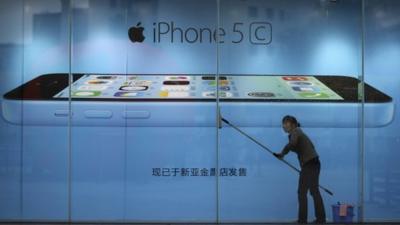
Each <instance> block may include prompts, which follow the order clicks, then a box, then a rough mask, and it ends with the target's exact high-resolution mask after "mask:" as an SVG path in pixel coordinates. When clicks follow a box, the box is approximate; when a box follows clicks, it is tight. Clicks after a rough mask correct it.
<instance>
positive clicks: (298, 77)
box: [282, 76, 308, 81]
mask: <svg viewBox="0 0 400 225" xmlns="http://www.w3.org/2000/svg"><path fill="white" fill-rule="evenodd" d="M282 79H283V80H286V81H307V80H308V79H307V77H302V76H286V77H282Z"/></svg>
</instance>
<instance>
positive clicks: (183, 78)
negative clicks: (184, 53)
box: [165, 76, 190, 80]
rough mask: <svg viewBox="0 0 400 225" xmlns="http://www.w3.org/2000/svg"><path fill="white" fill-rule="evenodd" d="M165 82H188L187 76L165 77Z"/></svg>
mask: <svg viewBox="0 0 400 225" xmlns="http://www.w3.org/2000/svg"><path fill="white" fill-rule="evenodd" d="M165 80H190V77H189V76H167V77H165Z"/></svg>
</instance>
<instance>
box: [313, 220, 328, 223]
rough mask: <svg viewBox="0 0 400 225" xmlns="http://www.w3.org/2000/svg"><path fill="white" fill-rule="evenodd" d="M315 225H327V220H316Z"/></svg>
mask: <svg viewBox="0 0 400 225" xmlns="http://www.w3.org/2000/svg"><path fill="white" fill-rule="evenodd" d="M313 223H314V224H325V223H326V220H314V221H313Z"/></svg>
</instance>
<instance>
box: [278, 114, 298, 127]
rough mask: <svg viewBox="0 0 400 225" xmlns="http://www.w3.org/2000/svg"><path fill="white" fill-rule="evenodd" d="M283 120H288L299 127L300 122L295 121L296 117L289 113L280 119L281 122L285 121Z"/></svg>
mask: <svg viewBox="0 0 400 225" xmlns="http://www.w3.org/2000/svg"><path fill="white" fill-rule="evenodd" d="M285 122H290V123H292V124H294V125H295V126H296V127H300V123H299V122H297V119H296V117H294V116H291V115H286V116H284V117H283V119H282V123H285Z"/></svg>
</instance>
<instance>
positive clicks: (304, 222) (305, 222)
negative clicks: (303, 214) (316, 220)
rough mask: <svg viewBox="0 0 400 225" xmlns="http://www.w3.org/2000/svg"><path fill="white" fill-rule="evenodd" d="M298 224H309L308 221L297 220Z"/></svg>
mask: <svg viewBox="0 0 400 225" xmlns="http://www.w3.org/2000/svg"><path fill="white" fill-rule="evenodd" d="M296 223H297V224H307V221H304V220H296Z"/></svg>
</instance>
